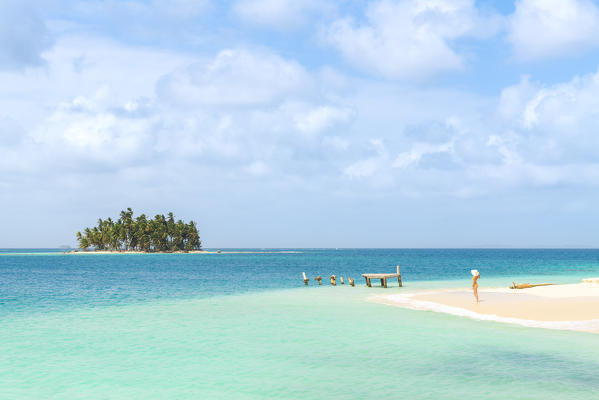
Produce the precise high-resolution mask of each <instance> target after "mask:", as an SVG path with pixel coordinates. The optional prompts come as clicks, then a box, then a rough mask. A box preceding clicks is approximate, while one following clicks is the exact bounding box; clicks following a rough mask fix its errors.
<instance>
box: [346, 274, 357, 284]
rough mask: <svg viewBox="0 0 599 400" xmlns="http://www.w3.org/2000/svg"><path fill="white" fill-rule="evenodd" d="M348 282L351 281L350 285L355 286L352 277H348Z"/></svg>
mask: <svg viewBox="0 0 599 400" xmlns="http://www.w3.org/2000/svg"><path fill="white" fill-rule="evenodd" d="M347 280H349V284H350V285H352V286H355V284H354V280H353V279H352V278H351V276H348V277H347Z"/></svg>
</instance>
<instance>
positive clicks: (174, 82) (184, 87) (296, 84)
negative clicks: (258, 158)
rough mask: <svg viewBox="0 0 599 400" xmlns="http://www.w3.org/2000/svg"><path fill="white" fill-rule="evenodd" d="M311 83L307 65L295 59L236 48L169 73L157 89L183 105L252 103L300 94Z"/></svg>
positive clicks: (267, 101)
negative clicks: (303, 65) (305, 67)
mask: <svg viewBox="0 0 599 400" xmlns="http://www.w3.org/2000/svg"><path fill="white" fill-rule="evenodd" d="M310 83H311V82H310V79H309V76H308V74H307V73H306V71H305V70H304V68H303V67H302V66H301V65H300V64H298V63H297V62H295V61H289V60H285V59H283V58H281V57H279V56H278V55H276V54H273V53H270V52H266V51H258V52H252V51H248V50H245V49H235V50H223V51H221V52H220V53H219V54H218V55H217V56H216V57H215V58H214V59H213V60H207V61H203V62H196V63H193V64H191V65H189V66H187V67H185V68H182V69H179V70H178V71H176V72H173V73H171V74H168V75H166V76H165V77H164V78H163V79H162V80H161V82H160V83H159V86H158V91H159V93H160V95H161V96H162V97H164V98H165V99H168V100H170V101H173V102H177V103H180V104H187V105H205V106H251V105H258V104H269V103H272V102H274V101H277V100H280V99H281V98H282V97H284V96H286V95H288V94H290V93H301V92H302V91H304V90H308V89H309V86H310Z"/></svg>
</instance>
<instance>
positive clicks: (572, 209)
mask: <svg viewBox="0 0 599 400" xmlns="http://www.w3.org/2000/svg"><path fill="white" fill-rule="evenodd" d="M598 189H599V2H596V1H592V0H517V1H515V2H511V1H505V0H497V1H492V0H481V1H474V0H373V1H366V0H356V1H350V0H339V1H333V0H331V1H327V2H325V1H321V0H225V1H216V0H196V1H193V0H170V1H169V0H147V1H142V0H86V1H79V0H39V1H26V0H0V219H1V221H0V223H1V228H0V247H36V246H41V247H54V246H58V245H62V244H73V245H74V244H75V240H74V233H75V232H76V231H77V230H79V229H82V228H83V227H85V226H87V225H91V224H93V223H94V222H95V220H96V219H97V217H107V216H117V215H118V212H119V211H120V210H121V209H123V208H125V207H132V208H133V209H134V210H135V211H136V212H145V213H147V214H150V215H153V214H155V213H157V212H161V213H163V212H167V211H170V210H172V211H174V212H175V214H176V215H177V216H179V217H181V218H184V219H194V220H196V221H197V222H198V224H199V227H200V231H201V236H202V239H203V242H204V245H205V246H206V247H470V246H475V247H480V246H493V247H496V246H509V247H512V246H516V247H526V246H590V247H596V246H597V245H599V230H598V228H597V227H598V226H599V190H598Z"/></svg>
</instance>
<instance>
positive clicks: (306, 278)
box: [302, 272, 309, 286]
mask: <svg viewBox="0 0 599 400" xmlns="http://www.w3.org/2000/svg"><path fill="white" fill-rule="evenodd" d="M302 276H303V277H304V285H306V286H308V281H309V279H308V277H307V276H306V273H305V272H302Z"/></svg>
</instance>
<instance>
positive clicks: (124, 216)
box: [77, 208, 202, 253]
mask: <svg viewBox="0 0 599 400" xmlns="http://www.w3.org/2000/svg"><path fill="white" fill-rule="evenodd" d="M77 242H78V243H79V248H80V249H81V250H84V251H88V250H90V249H93V250H95V251H114V252H136V253H140V252H141V253H154V252H157V253H172V252H189V251H200V250H201V248H202V242H201V241H200V234H199V232H198V228H197V226H196V223H195V222H194V221H189V223H185V222H183V221H182V220H177V221H176V220H175V216H174V215H173V213H172V212H169V213H168V214H167V216H166V217H165V216H164V215H163V214H158V215H156V216H154V218H153V219H148V217H147V216H146V215H145V214H141V215H140V216H138V217H136V218H134V217H133V210H132V209H131V208H127V210H126V211H121V213H120V217H119V218H118V219H117V220H116V221H114V220H112V218H107V219H102V218H99V219H98V224H97V225H96V226H94V227H93V228H85V229H84V230H83V233H82V232H77Z"/></svg>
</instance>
